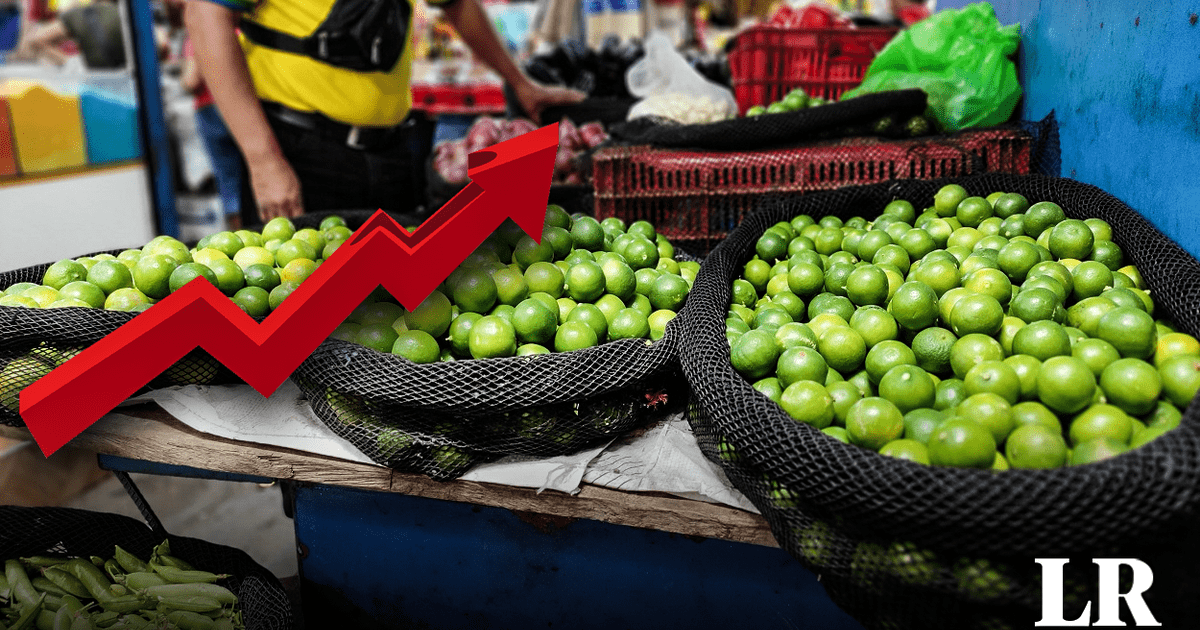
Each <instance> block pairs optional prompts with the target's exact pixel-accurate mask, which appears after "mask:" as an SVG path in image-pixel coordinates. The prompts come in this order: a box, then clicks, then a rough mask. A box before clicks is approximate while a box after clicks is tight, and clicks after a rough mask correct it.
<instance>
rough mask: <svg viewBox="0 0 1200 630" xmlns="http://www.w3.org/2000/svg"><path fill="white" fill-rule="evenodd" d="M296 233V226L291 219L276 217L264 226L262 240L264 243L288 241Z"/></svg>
mask: <svg viewBox="0 0 1200 630" xmlns="http://www.w3.org/2000/svg"><path fill="white" fill-rule="evenodd" d="M295 233H296V226H295V224H293V223H292V221H291V219H288V218H287V217H275V218H274V219H271V220H270V221H267V224H266V225H264V226H263V230H262V238H263V240H264V241H269V240H272V239H279V240H281V241H286V240H288V239H290V238H292V236H293V235H294V234H295Z"/></svg>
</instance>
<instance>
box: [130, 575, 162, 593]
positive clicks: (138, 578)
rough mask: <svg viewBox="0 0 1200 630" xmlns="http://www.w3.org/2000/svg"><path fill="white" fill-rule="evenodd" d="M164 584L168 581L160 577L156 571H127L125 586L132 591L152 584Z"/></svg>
mask: <svg viewBox="0 0 1200 630" xmlns="http://www.w3.org/2000/svg"><path fill="white" fill-rule="evenodd" d="M163 584H168V582H167V581H166V580H164V579H162V578H161V577H159V576H158V574H156V573H151V572H146V571H138V572H136V573H127V574H126V575H125V588H128V589H130V590H132V591H140V590H144V589H147V588H150V587H151V586H161V585H163Z"/></svg>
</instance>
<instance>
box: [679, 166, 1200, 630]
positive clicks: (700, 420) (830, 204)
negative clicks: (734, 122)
mask: <svg viewBox="0 0 1200 630" xmlns="http://www.w3.org/2000/svg"><path fill="white" fill-rule="evenodd" d="M951 181H955V182H957V183H960V184H962V185H963V186H964V187H965V188H966V189H967V191H968V192H969V194H972V195H981V196H983V195H986V194H988V193H990V192H993V191H1008V192H1017V193H1021V194H1023V195H1025V196H1026V197H1027V198H1028V199H1029V200H1030V202H1031V203H1032V202H1034V201H1053V202H1055V203H1057V204H1059V205H1061V206H1062V207H1063V209H1064V210H1065V211H1066V213H1067V215H1068V216H1069V217H1073V218H1085V217H1099V218H1101V219H1104V220H1106V221H1108V222H1109V223H1110V224H1111V225H1112V228H1113V234H1114V240H1115V241H1116V242H1117V244H1119V245H1120V246H1121V248H1122V249H1123V250H1124V252H1125V253H1126V255H1127V257H1128V259H1129V260H1130V261H1131V262H1132V263H1133V264H1135V265H1136V266H1137V267H1138V269H1139V270H1140V271H1141V273H1142V275H1143V276H1144V278H1145V280H1146V281H1147V283H1148V285H1149V287H1150V288H1151V291H1152V294H1153V295H1154V298H1155V303H1156V308H1157V309H1158V310H1156V316H1166V317H1169V318H1171V319H1173V320H1174V321H1175V322H1176V323H1177V324H1178V326H1179V328H1180V329H1181V330H1184V331H1186V332H1189V333H1191V334H1193V335H1195V334H1196V333H1197V332H1200V263H1197V261H1196V260H1195V259H1194V258H1192V257H1191V256H1189V255H1188V254H1187V253H1185V252H1184V251H1183V250H1182V249H1181V248H1180V247H1179V246H1177V245H1176V244H1175V243H1174V242H1172V241H1171V240H1169V239H1168V238H1167V237H1165V236H1164V235H1163V234H1162V233H1160V232H1159V231H1158V230H1156V229H1155V228H1154V227H1153V226H1151V225H1150V223H1148V222H1147V221H1146V220H1145V219H1144V218H1142V217H1141V216H1140V215H1138V214H1137V213H1136V212H1134V211H1133V210H1131V209H1130V208H1129V207H1127V206H1126V205H1125V204H1123V203H1122V202H1120V201H1118V200H1117V199H1115V198H1113V197H1111V196H1109V195H1108V194H1106V193H1104V192H1103V191H1101V190H1099V189H1097V188H1095V187H1093V186H1089V185H1085V184H1081V183H1078V182H1075V181H1072V180H1065V179H1057V178H1049V177H1042V176H1032V175H1031V176H1012V175H995V174H992V175H982V176H978V177H973V178H962V179H957V180H934V181H902V182H891V183H887V184H880V185H873V186H862V187H853V188H845V189H841V190H837V191H832V192H824V193H817V194H811V195H804V196H790V197H783V196H779V197H773V198H769V199H763V200H761V201H760V203H759V206H758V207H759V211H758V212H757V213H755V214H754V215H753V216H751V217H750V218H748V219H747V220H746V221H745V222H744V223H743V224H742V225H740V226H739V227H738V229H737V230H736V231H735V232H733V233H732V234H731V235H730V236H729V238H728V239H726V240H725V241H724V242H723V243H721V245H720V246H719V247H717V248H716V250H715V251H714V252H713V253H712V254H711V255H710V256H709V258H708V259H707V260H706V262H705V264H704V266H703V268H702V270H701V272H700V274H699V277H698V278H697V280H696V283H695V286H694V288H693V290H692V295H691V298H690V300H689V301H690V307H689V308H688V310H687V312H686V314H685V316H684V317H685V318H686V329H687V331H688V335H687V337H686V339H685V341H684V342H683V343H681V345H680V354H681V362H682V365H683V369H684V373H685V376H686V377H687V379H688V381H689V383H690V384H691V386H692V389H693V397H692V402H691V403H690V406H689V413H688V415H689V420H690V422H691V425H692V428H693V429H694V431H695V433H696V436H697V439H698V440H699V442H700V445H701V448H702V449H703V450H704V452H705V453H706V455H707V456H708V457H709V458H710V459H712V460H713V461H716V462H718V463H720V464H721V466H722V468H723V469H724V470H725V472H726V473H727V474H728V475H729V477H730V479H731V480H732V481H733V482H734V484H735V485H736V486H737V487H738V488H739V489H740V490H741V491H742V492H744V493H745V494H746V495H747V496H748V497H749V498H750V499H751V500H752V501H753V502H754V504H755V505H756V506H758V508H759V509H760V510H761V511H762V512H763V514H764V515H765V516H766V518H767V520H768V521H769V522H770V525H771V529H772V532H773V533H774V535H775V537H776V539H777V540H778V541H779V543H780V544H781V545H782V546H783V547H784V548H785V549H787V550H788V551H789V552H790V553H791V554H792V555H793V556H795V557H796V558H797V559H799V560H800V561H801V562H802V563H803V564H804V565H806V566H807V567H809V568H810V569H812V570H813V571H814V572H815V573H817V574H818V575H819V576H820V580H821V583H822V584H824V585H825V588H826V589H827V591H828V592H829V594H830V596H831V597H832V598H833V599H834V601H835V602H837V603H838V605H839V606H841V607H842V608H844V609H845V610H846V611H848V612H849V613H850V614H852V615H854V616H855V617H856V618H858V619H859V620H860V621H862V622H863V623H864V625H866V626H867V627H868V628H921V629H927V628H947V629H955V630H959V629H966V628H1027V627H1031V626H1032V623H1033V622H1034V621H1036V620H1037V619H1038V618H1040V612H1041V597H1040V596H1041V593H1040V569H1039V566H1038V565H1037V564H1035V563H1034V562H1033V559H1034V558H1053V557H1070V558H1072V559H1073V561H1072V562H1071V564H1070V565H1068V566H1067V574H1066V575H1067V582H1066V584H1067V588H1066V611H1067V617H1066V618H1067V619H1073V618H1075V617H1077V616H1079V613H1080V611H1082V609H1083V605H1084V602H1086V601H1093V600H1094V599H1095V597H1094V593H1093V592H1092V591H1093V587H1094V585H1095V584H1096V579H1095V576H1094V575H1093V570H1094V566H1093V565H1092V562H1091V558H1092V557H1133V558H1140V559H1142V560H1143V561H1146V562H1147V563H1148V564H1149V565H1150V566H1151V567H1152V568H1153V570H1154V572H1155V581H1154V585H1153V588H1151V589H1150V590H1149V591H1148V592H1147V594H1146V595H1147V597H1146V601H1147V603H1148V604H1149V606H1150V608H1151V610H1152V611H1153V612H1154V614H1155V615H1156V616H1157V618H1158V620H1159V621H1160V622H1163V623H1164V625H1165V626H1168V627H1171V626H1173V627H1195V622H1194V620H1193V618H1192V617H1193V613H1194V611H1191V610H1188V608H1190V607H1191V606H1193V604H1192V602H1194V601H1195V595H1196V594H1197V593H1198V592H1200V585H1198V578H1197V576H1196V574H1195V572H1194V570H1193V567H1194V565H1195V563H1196V561H1197V559H1198V558H1200V544H1198V542H1197V536H1196V532H1197V530H1196V527H1195V522H1196V521H1195V519H1196V517H1197V508H1198V506H1200V408H1197V406H1196V405H1194V404H1193V405H1191V406H1190V407H1189V408H1188V409H1187V410H1186V412H1185V413H1184V417H1183V421H1182V423H1181V425H1180V426H1179V427H1178V428H1177V429H1175V430H1173V431H1170V432H1168V433H1167V434H1165V435H1164V436H1162V437H1161V438H1159V439H1157V440H1155V441H1153V442H1150V443H1149V444H1147V445H1146V446H1144V447H1142V448H1139V449H1136V450H1133V451H1130V452H1128V453H1126V454H1123V455H1121V456H1118V457H1116V458H1113V459H1110V460H1106V461H1103V462H1100V463H1096V464H1090V465H1085V466H1078V467H1069V468H1062V469H1056V470H1046V471H1032V470H1011V471H1007V472H1004V473H1001V474H994V473H991V472H988V471H977V470H961V469H953V468H939V467H931V466H922V465H919V464H914V463H910V462H907V461H902V460H898V459H893V458H887V457H884V456H881V455H878V454H876V453H874V452H871V451H869V450H866V449H862V448H859V447H855V446H850V445H847V444H843V443H842V442H839V441H837V440H835V439H832V438H830V437H829V436H826V435H824V434H822V433H821V432H820V431H818V430H816V429H814V428H812V427H811V426H809V425H806V424H801V423H797V422H795V421H793V420H792V419H791V418H790V417H789V416H788V415H787V413H786V412H784V411H783V410H782V409H781V408H780V407H779V406H778V405H776V404H775V403H773V402H771V401H770V400H769V399H768V398H767V397H766V396H763V395H761V394H759V393H758V392H757V391H755V390H754V389H752V388H751V386H750V384H749V383H748V382H746V381H745V380H744V379H743V378H742V377H741V376H740V375H739V374H738V373H737V372H735V371H734V369H733V367H732V366H731V364H730V357H729V346H728V343H727V341H726V337H725V324H724V320H725V316H726V312H727V310H728V307H729V304H730V297H731V288H730V285H731V282H732V280H733V279H734V278H735V277H737V276H738V274H739V273H740V271H741V269H742V265H743V264H744V263H745V262H746V261H747V260H748V259H749V258H750V257H751V256H752V255H753V253H754V246H755V242H756V241H757V239H758V237H759V236H760V235H761V234H762V232H763V231H764V230H765V229H766V228H767V227H769V226H771V225H773V224H774V223H776V222H777V221H781V220H790V219H791V218H792V217H794V216H796V215H799V214H808V215H811V216H813V217H814V218H817V217H822V216H827V215H837V216H840V217H842V218H846V217H850V216H855V215H858V216H863V217H866V218H871V217H874V216H876V215H877V214H878V213H879V212H881V211H882V209H883V208H884V206H885V205H886V204H887V203H888V202H889V201H891V200H894V199H906V200H908V201H910V202H912V203H914V204H915V205H916V207H925V205H927V203H928V201H929V200H930V199H932V198H933V195H934V193H935V192H936V191H937V190H938V188H940V187H941V186H942V185H944V184H946V183H949V182H951ZM1125 577H1128V576H1125ZM1185 595H1186V596H1185ZM1184 602H1187V604H1185V603H1184ZM1094 612H1095V606H1093V613H1094Z"/></svg>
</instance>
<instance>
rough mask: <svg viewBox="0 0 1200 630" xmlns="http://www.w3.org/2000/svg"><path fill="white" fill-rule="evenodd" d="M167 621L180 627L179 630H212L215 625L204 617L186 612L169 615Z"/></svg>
mask: <svg viewBox="0 0 1200 630" xmlns="http://www.w3.org/2000/svg"><path fill="white" fill-rule="evenodd" d="M167 621H170V622H171V623H173V624H175V625H177V626H179V630H212V629H213V624H214V623H215V622H214V621H213V620H212V619H209V618H208V617H205V616H204V615H198V614H196V613H194V612H189V611H186V610H176V611H174V612H169V613H167Z"/></svg>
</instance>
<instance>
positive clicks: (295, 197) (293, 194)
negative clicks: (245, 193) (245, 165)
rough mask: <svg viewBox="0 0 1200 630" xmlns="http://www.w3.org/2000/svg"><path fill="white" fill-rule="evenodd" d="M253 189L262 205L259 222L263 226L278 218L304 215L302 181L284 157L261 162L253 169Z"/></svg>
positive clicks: (256, 198) (254, 165)
mask: <svg viewBox="0 0 1200 630" xmlns="http://www.w3.org/2000/svg"><path fill="white" fill-rule="evenodd" d="M250 185H251V188H253V190H254V201H255V202H257V203H258V218H259V219H261V220H262V222H263V223H266V222H267V221H270V220H271V219H274V218H275V217H288V218H291V217H297V216H300V215H301V214H304V203H303V202H302V201H301V198H300V180H299V179H298V178H297V177H296V171H295V170H293V169H292V166H291V165H290V164H288V163H287V160H285V159H283V158H282V157H277V158H273V159H268V160H258V161H256V162H255V163H253V164H252V165H251V166H250Z"/></svg>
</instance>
